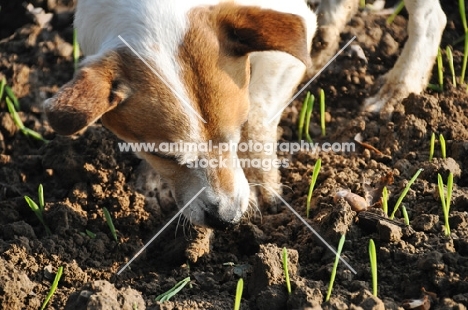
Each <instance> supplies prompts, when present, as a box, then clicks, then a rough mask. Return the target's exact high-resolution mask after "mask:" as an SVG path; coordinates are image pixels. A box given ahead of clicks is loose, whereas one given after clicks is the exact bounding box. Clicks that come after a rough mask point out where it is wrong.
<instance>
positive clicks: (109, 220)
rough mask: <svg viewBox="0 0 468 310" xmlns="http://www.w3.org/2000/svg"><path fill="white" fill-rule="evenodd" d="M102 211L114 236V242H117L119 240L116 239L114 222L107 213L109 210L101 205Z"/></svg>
mask: <svg viewBox="0 0 468 310" xmlns="http://www.w3.org/2000/svg"><path fill="white" fill-rule="evenodd" d="M102 211H103V212H104V217H105V218H106V222H107V226H109V229H110V231H111V234H112V237H113V238H114V240H115V241H116V242H119V240H118V239H117V232H116V231H115V226H114V222H112V217H111V215H110V213H109V210H107V208H106V207H103V208H102Z"/></svg>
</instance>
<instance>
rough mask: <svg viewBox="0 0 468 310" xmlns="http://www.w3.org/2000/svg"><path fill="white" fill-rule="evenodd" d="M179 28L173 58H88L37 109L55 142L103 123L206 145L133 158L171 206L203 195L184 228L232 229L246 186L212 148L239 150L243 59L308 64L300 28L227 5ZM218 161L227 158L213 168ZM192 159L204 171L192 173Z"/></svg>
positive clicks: (131, 134)
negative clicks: (168, 194)
mask: <svg viewBox="0 0 468 310" xmlns="http://www.w3.org/2000/svg"><path fill="white" fill-rule="evenodd" d="M187 20H188V26H187V27H186V30H185V33H184V35H183V38H182V40H181V41H180V42H179V43H177V51H176V53H175V54H174V51H173V50H172V49H171V48H167V46H165V45H164V42H152V43H151V44H149V43H144V44H145V45H146V46H145V49H139V50H138V52H139V54H140V55H139V56H138V55H136V54H135V53H134V51H132V50H131V49H130V48H129V47H127V46H122V45H120V46H118V47H116V48H114V49H110V50H107V51H105V52H103V53H101V54H100V55H97V56H96V55H94V56H91V57H89V58H88V59H85V61H84V62H83V64H82V65H81V68H80V70H79V71H78V72H77V73H76V75H75V77H74V78H73V80H72V81H70V82H69V83H67V84H66V85H64V86H63V87H62V88H61V89H60V90H59V92H58V93H57V94H56V95H55V96H54V97H53V98H51V99H49V100H48V101H46V103H45V110H46V114H47V117H48V119H49V123H50V125H51V126H52V127H53V129H54V130H55V131H56V132H58V133H59V134H65V135H70V134H73V133H76V132H78V131H80V130H81V129H83V128H85V127H86V126H88V125H90V124H91V123H93V122H94V121H96V120H97V119H99V118H102V122H103V124H104V125H105V126H106V127H107V128H109V129H110V130H111V131H112V132H114V133H115V134H116V135H117V136H118V137H120V138H121V139H123V140H124V141H127V142H148V143H155V145H158V144H160V143H162V142H165V143H166V142H177V143H178V142H180V141H183V142H185V143H197V144H198V143H206V142H207V141H212V145H213V146H214V147H213V148H212V149H211V150H198V151H196V152H194V151H192V152H189V153H184V152H183V151H174V150H172V151H170V152H167V151H164V152H146V153H145V152H143V153H141V154H140V155H141V156H142V157H144V158H145V159H146V160H147V161H148V162H149V163H150V164H151V165H152V166H153V167H154V169H155V170H156V171H157V172H158V173H159V174H161V176H162V177H163V179H164V180H165V181H166V182H168V183H169V184H170V185H171V186H172V189H173V193H174V196H175V199H176V202H177V204H178V206H179V208H181V207H183V206H184V205H185V204H187V203H188V202H189V201H190V200H191V199H192V198H193V197H194V195H195V194H196V193H197V192H198V191H199V190H200V189H201V188H202V187H206V188H205V190H204V191H202V192H201V194H199V195H198V196H197V198H196V199H195V200H194V201H193V202H192V203H191V205H190V207H188V208H187V209H186V210H185V215H186V216H187V217H188V218H189V219H190V220H191V221H192V222H193V223H195V224H201V225H208V226H222V225H224V224H227V223H237V222H238V221H239V220H240V218H241V216H242V215H243V213H244V212H245V211H246V209H247V207H248V199H249V186H248V182H247V180H246V178H245V176H244V173H243V170H242V168H241V167H239V165H236V164H235V163H236V160H235V159H236V158H237V154H236V153H235V152H233V151H232V150H226V149H224V150H222V151H221V150H220V149H218V148H216V146H217V145H220V144H222V143H231V144H232V143H235V144H236V143H238V142H239V140H240V134H241V128H242V125H243V124H244V123H245V122H246V121H247V116H248V112H249V77H250V72H249V70H250V64H249V57H248V54H249V53H250V52H254V51H266V50H278V51H283V52H287V53H289V54H291V55H293V56H295V57H296V58H298V59H300V60H302V61H303V62H304V63H307V62H308V61H309V55H308V49H307V44H306V30H305V25H304V22H303V20H302V19H301V18H300V17H298V16H296V15H292V14H285V13H279V12H276V11H272V10H264V9H260V8H256V7H245V6H236V5H234V4H227V3H225V4H220V5H215V6H210V7H205V8H195V9H192V10H191V11H190V12H189V13H188V16H187ZM93 31H105V29H94V30H93ZM168 31H170V29H169V30H168ZM84 35H86V34H84ZM124 39H125V38H124ZM167 44H171V43H170V42H168V43H167ZM148 51H149V52H148ZM140 56H141V58H140ZM148 65H149V67H148ZM150 67H151V68H150ZM220 156H222V158H223V159H225V158H227V159H231V160H227V161H225V162H224V163H222V162H220V161H219V159H220ZM194 157H197V158H199V159H204V163H211V164H208V165H206V164H205V165H202V167H201V165H198V168H197V167H196V163H194V162H193V160H194ZM193 166H195V167H193Z"/></svg>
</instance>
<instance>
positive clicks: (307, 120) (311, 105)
mask: <svg viewBox="0 0 468 310" xmlns="http://www.w3.org/2000/svg"><path fill="white" fill-rule="evenodd" d="M314 102H315V96H314V95H310V96H309V100H308V102H307V112H306V116H305V128H304V134H305V138H306V141H307V142H309V143H312V138H311V137H310V133H309V129H310V117H311V115H312V109H313V108H314Z"/></svg>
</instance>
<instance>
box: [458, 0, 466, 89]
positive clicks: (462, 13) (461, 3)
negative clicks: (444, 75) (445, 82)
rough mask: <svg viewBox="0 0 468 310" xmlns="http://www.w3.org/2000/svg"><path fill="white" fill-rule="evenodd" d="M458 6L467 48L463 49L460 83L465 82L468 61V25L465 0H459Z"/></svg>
mask: <svg viewBox="0 0 468 310" xmlns="http://www.w3.org/2000/svg"><path fill="white" fill-rule="evenodd" d="M458 7H459V11H460V17H461V20H462V24H463V29H464V31H465V50H464V51H463V63H462V71H461V74H460V83H461V84H463V83H465V73H466V64H467V62H468V25H467V22H466V11H465V0H459V1H458Z"/></svg>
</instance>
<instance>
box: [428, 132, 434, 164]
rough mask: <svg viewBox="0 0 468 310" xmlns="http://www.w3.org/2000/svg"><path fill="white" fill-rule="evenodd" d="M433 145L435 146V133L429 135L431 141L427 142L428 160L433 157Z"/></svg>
mask: <svg viewBox="0 0 468 310" xmlns="http://www.w3.org/2000/svg"><path fill="white" fill-rule="evenodd" d="M434 146H435V133H432V135H431V142H430V143H429V161H432V158H433V157H434Z"/></svg>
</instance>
